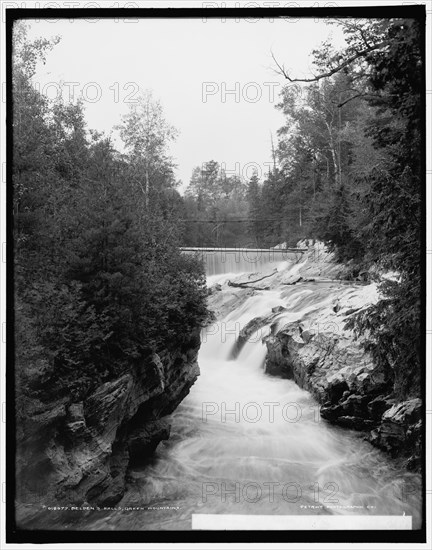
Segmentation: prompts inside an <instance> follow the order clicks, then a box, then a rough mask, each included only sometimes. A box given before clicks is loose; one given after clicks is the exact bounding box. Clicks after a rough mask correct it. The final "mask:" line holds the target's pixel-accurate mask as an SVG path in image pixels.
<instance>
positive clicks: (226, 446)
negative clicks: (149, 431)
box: [84, 286, 421, 530]
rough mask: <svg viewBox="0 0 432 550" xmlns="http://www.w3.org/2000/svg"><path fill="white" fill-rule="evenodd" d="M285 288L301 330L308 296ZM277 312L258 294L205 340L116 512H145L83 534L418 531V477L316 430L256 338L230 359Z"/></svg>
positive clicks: (310, 403)
mask: <svg viewBox="0 0 432 550" xmlns="http://www.w3.org/2000/svg"><path fill="white" fill-rule="evenodd" d="M290 288H291V289H290V291H289V293H290V295H289V296H288V298H289V302H290V303H291V304H292V305H295V307H293V319H295V317H296V316H298V318H300V317H301V316H302V314H303V309H304V308H306V307H310V304H311V297H310V293H308V292H306V293H305V292H304V290H302V287H301V286H293V287H290ZM284 299H285V302H286V301H287V291H286V290H285V293H284ZM280 303H281V296H280V292H279V291H277V290H275V291H265V292H264V291H263V292H255V293H254V295H253V296H251V297H249V298H248V299H247V300H246V301H245V302H244V303H243V304H242V305H241V306H240V307H239V308H236V309H235V311H231V312H230V313H229V314H228V315H227V316H226V317H225V318H224V319H219V320H218V322H217V323H216V324H214V325H212V326H211V327H207V328H206V329H204V330H203V334H202V346H201V350H200V353H199V365H200V369H201V376H200V377H199V378H198V380H197V382H196V383H195V385H194V386H193V387H192V389H191V391H190V394H189V395H188V396H187V397H186V398H185V399H184V401H183V402H182V404H181V405H180V406H179V407H178V409H177V410H176V411H175V413H174V414H173V415H172V422H173V425H172V431H171V437H170V439H169V440H168V441H165V442H162V443H161V444H160V445H159V447H158V449H157V451H156V454H155V456H154V458H153V459H152V462H151V463H150V464H148V465H146V466H145V467H140V468H135V469H132V470H131V471H130V473H129V490H128V492H127V494H126V495H125V497H124V498H123V499H122V501H121V502H120V503H119V506H120V507H133V506H138V507H142V508H143V509H142V510H141V511H140V512H137V511H125V510H124V509H123V510H117V511H112V512H109V513H106V512H104V513H96V514H95V515H92V516H91V517H89V518H88V521H87V522H85V523H86V526H85V527H84V528H91V529H114V530H116V529H125V530H188V529H191V528H192V515H193V514H236V515H238V514H247V515H251V516H254V515H260V514H265V515H290V516H293V515H294V516H298V515H308V516H311V515H339V516H344V517H345V520H346V528H349V527H348V525H349V524H350V523H349V521H351V525H353V526H354V527H353V528H355V523H356V520H355V516H357V517H358V516H365V515H369V516H373V515H375V516H387V515H392V516H403V515H406V516H412V517H413V520H412V521H413V528H419V527H420V524H421V517H420V514H421V491H420V487H421V479H420V476H419V475H417V474H415V473H410V472H407V471H406V470H404V469H403V468H402V467H401V466H400V465H399V464H398V462H397V461H395V460H393V459H391V458H389V457H388V456H387V455H386V454H384V453H383V452H381V451H379V450H377V449H375V448H374V447H373V446H372V445H371V444H370V443H368V442H367V441H365V440H364V434H362V433H361V432H355V431H351V430H347V429H344V428H339V427H335V426H332V425H330V424H328V423H327V422H326V421H324V420H323V419H321V418H320V416H319V409H318V403H317V402H316V401H315V400H314V399H313V398H312V397H311V395H310V394H309V393H307V392H306V391H304V390H302V389H300V388H299V387H298V386H297V385H296V384H295V383H294V382H292V381H290V380H283V379H279V378H275V377H271V376H268V375H266V374H265V373H264V369H263V363H264V359H265V353H266V348H265V346H264V345H263V344H262V343H261V337H262V334H260V335H255V336H256V337H253V336H252V337H251V338H250V341H249V342H247V344H246V345H245V346H244V348H243V349H242V351H241V353H240V355H238V357H237V358H236V359H232V357H231V351H232V348H233V345H234V342H235V338H236V336H235V332H238V327H239V326H244V325H245V324H246V323H247V322H248V321H249V320H250V319H252V318H254V317H256V316H257V315H260V314H262V313H266V312H267V313H268V312H269V311H270V308H271V307H273V306H274V305H278V304H280ZM258 336H259V337H258ZM248 528H250V529H254V522H253V518H252V519H251V522H250V526H249V527H248Z"/></svg>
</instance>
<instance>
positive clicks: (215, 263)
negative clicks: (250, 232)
mask: <svg viewBox="0 0 432 550" xmlns="http://www.w3.org/2000/svg"><path fill="white" fill-rule="evenodd" d="M183 251H184V253H185V254H194V255H198V257H200V258H202V260H203V262H204V266H205V270H206V275H207V277H210V278H212V277H214V276H216V275H233V274H238V273H254V272H261V271H263V270H265V269H272V268H277V267H278V266H280V264H281V263H282V262H287V261H288V262H290V263H294V262H296V261H297V260H298V259H299V258H300V257H301V255H302V251H301V250H299V251H296V250H295V249H287V250H283V249H264V248H185V249H183Z"/></svg>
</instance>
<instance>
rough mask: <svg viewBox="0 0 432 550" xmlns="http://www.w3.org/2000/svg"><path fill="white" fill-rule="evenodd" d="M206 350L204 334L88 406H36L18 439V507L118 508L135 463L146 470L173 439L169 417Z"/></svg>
mask: <svg viewBox="0 0 432 550" xmlns="http://www.w3.org/2000/svg"><path fill="white" fill-rule="evenodd" d="M199 345H200V340H199V333H198V332H197V334H196V335H193V338H191V341H190V342H189V345H188V346H185V347H186V349H185V350H179V351H178V352H176V353H169V352H168V351H166V352H164V353H162V354H159V355H157V354H154V355H153V357H151V358H149V359H148V360H146V361H144V360H143V361H141V362H139V363H137V364H136V365H133V366H132V367H131V368H130V370H129V371H128V372H127V373H125V374H124V375H123V376H121V377H120V378H117V379H114V380H112V381H109V382H106V383H104V384H102V385H101V386H100V387H99V388H98V389H97V390H96V391H94V392H93V393H92V394H91V395H90V396H89V397H88V398H87V399H86V400H85V401H84V402H80V403H71V402H69V401H68V399H67V398H65V399H62V400H59V401H57V402H48V403H43V402H41V401H37V400H28V402H27V403H26V412H27V417H26V419H25V420H24V422H23V423H22V426H20V428H21V429H20V432H19V433H18V434H17V459H16V467H17V479H18V480H19V484H20V486H19V487H17V501H18V502H22V503H42V502H47V503H48V502H50V503H51V504H50V505H53V503H62V502H67V503H69V504H70V503H76V504H82V503H84V502H87V503H89V504H93V505H112V504H114V503H116V502H118V500H119V499H120V498H121V497H122V496H123V493H124V490H125V477H126V472H127V468H128V466H129V464H137V463H145V462H146V461H147V460H148V459H149V458H150V457H151V455H152V454H153V452H154V450H155V449H156V447H157V445H158V444H159V442H160V441H162V440H164V439H168V437H169V433H170V424H169V420H168V419H167V418H166V416H167V415H169V414H170V413H172V412H173V411H174V410H175V409H176V407H177V406H178V405H179V403H180V402H181V401H182V400H183V399H184V397H185V396H186V395H187V394H188V393H189V390H190V388H191V386H192V385H193V384H194V382H195V381H196V379H197V377H198V375H199V367H198V363H197V360H196V358H197V354H198V349H199ZM26 509H27V507H26ZM23 513H25V514H27V513H28V509H27V511H24V512H23ZM19 516H20V514H19V510H18V512H17V520H18V521H19V520H20V517H19Z"/></svg>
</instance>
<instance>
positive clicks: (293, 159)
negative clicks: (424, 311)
mask: <svg viewBox="0 0 432 550" xmlns="http://www.w3.org/2000/svg"><path fill="white" fill-rule="evenodd" d="M336 24H339V25H341V26H342V27H343V30H344V34H345V38H346V42H347V46H346V48H345V49H344V50H341V51H335V50H333V49H332V47H331V45H330V44H329V43H328V44H325V45H324V46H323V48H321V49H320V50H317V51H316V52H314V53H315V64H316V74H317V76H316V77H313V78H310V79H309V80H308V81H307V80H306V82H305V81H303V84H302V86H300V85H299V82H298V81H296V80H295V79H294V78H292V77H291V76H290V75H289V74H287V73H286V71H285V70H284V68H283V67H281V66H279V68H280V70H281V72H282V74H283V75H284V76H285V77H286V78H287V79H288V80H289V81H290V84H288V85H286V86H285V88H284V91H283V93H282V96H281V102H280V104H279V106H278V108H279V109H281V111H282V112H283V114H284V115H285V118H286V124H285V125H284V127H282V128H281V130H280V132H279V147H278V158H279V166H278V167H277V169H276V170H274V173H273V174H272V176H271V177H270V178H268V180H267V181H265V182H264V184H263V185H262V187H261V194H262V197H261V198H262V205H263V208H264V212H265V213H264V216H265V217H269V218H272V217H273V218H275V222H274V223H273V224H272V225H271V226H270V227H269V228H268V231H270V232H271V233H272V236H273V238H274V242H275V243H276V242H281V241H287V242H288V243H289V244H292V245H294V244H295V243H296V241H297V240H298V238H299V236H302V237H306V238H311V237H312V238H317V239H320V240H323V241H325V242H326V244H327V246H328V248H329V249H330V250H333V251H335V253H336V255H337V257H338V259H339V260H340V261H343V262H344V263H346V264H348V265H349V266H351V272H352V275H353V276H356V275H358V273H359V271H360V270H364V269H368V268H370V267H371V266H372V265H373V266H374V267H375V268H376V267H378V271H381V272H383V271H384V272H385V271H393V272H395V273H396V275H395V277H394V280H387V281H385V282H383V283H382V284H381V286H380V290H381V294H382V299H381V300H380V301H379V302H378V303H377V304H376V305H375V306H373V307H371V308H369V309H368V310H366V311H363V312H362V313H361V314H359V315H357V317H356V318H354V319H353V321H352V322H351V324H350V326H351V327H352V328H355V329H356V330H357V331H358V332H359V333H363V334H366V335H367V336H368V340H367V344H366V347H367V349H368V350H369V351H370V352H371V353H372V355H373V357H374V359H375V361H376V363H377V364H378V365H380V366H381V367H382V368H383V369H384V370H385V371H386V372H387V373H388V374H389V376H390V377H392V378H393V380H394V388H395V392H396V394H398V395H399V396H407V395H418V392H419V388H420V381H421V376H420V372H421V371H420V366H421V362H422V361H421V357H422V350H421V345H420V342H421V327H420V313H421V305H420V288H421V273H420V268H421V265H420V264H421V248H420V247H421V233H420V231H421V187H422V183H423V182H422V166H423V160H424V159H423V142H422V131H421V130H422V122H421V121H422V107H423V105H422V96H421V91H422V89H423V86H424V84H423V70H424V60H423V57H422V48H421V31H422V28H421V25H423V26H424V21H420V20H415V19H390V20H384V19H382V20H342V21H338V22H336ZM275 197H278V198H279V201H278V200H277V199H276V200H275Z"/></svg>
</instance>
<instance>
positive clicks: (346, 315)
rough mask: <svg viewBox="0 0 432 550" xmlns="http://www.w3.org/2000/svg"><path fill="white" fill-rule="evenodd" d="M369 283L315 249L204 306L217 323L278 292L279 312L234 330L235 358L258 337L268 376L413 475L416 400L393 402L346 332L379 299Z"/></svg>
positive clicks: (385, 377) (384, 378) (215, 293)
mask: <svg viewBox="0 0 432 550" xmlns="http://www.w3.org/2000/svg"><path fill="white" fill-rule="evenodd" d="M299 245H304V243H299ZM347 279H350V280H347ZM368 279H369V273H367V272H360V273H357V274H356V276H355V278H353V276H352V271H350V269H347V268H346V267H343V266H341V265H340V264H338V263H337V262H335V260H334V257H333V255H332V254H331V253H328V252H326V250H325V248H324V247H323V245H322V244H321V243H316V244H314V245H312V246H309V251H308V253H307V254H306V255H305V256H304V257H302V258H300V259H298V260H297V263H296V264H295V265H294V266H290V267H287V266H284V265H283V266H282V267H280V268H279V269H273V270H272V271H268V272H267V273H265V274H263V273H261V274H257V273H255V274H253V273H252V274H246V275H243V276H240V277H236V278H234V279H232V280H231V279H228V280H226V281H225V283H224V284H222V285H221V284H220V283H219V284H216V285H215V286H214V287H213V288H212V289H211V291H210V292H211V295H210V298H209V307H210V309H212V310H213V311H214V312H215V316H216V317H218V316H223V315H225V314H226V312H227V311H229V310H230V309H231V308H232V307H240V305H241V303H243V301H244V300H247V299H248V298H250V297H251V296H253V295H254V293H257V292H261V293H264V294H265V292H266V291H268V292H270V293H271V292H272V291H275V290H279V291H280V305H278V306H274V307H272V308H271V311H269V312H266V313H265V314H264V315H261V316H258V317H255V318H254V319H252V320H251V321H249V322H248V323H247V324H246V325H245V326H242V327H239V333H238V338H237V341H236V343H235V345H234V347H233V352H232V353H233V356H236V355H238V353H239V351H240V350H241V349H242V347H243V346H244V344H245V343H246V342H247V341H248V339H249V338H254V339H256V338H258V337H261V338H262V342H263V344H265V345H266V347H267V354H266V359H265V364H264V370H265V372H266V373H267V374H268V375H271V376H276V377H281V378H286V379H291V380H293V381H294V382H295V383H296V384H297V385H298V386H300V387H301V388H303V389H305V390H307V391H308V392H310V393H311V394H312V395H313V396H314V397H315V399H316V400H317V401H318V403H319V404H320V414H321V417H322V418H323V419H325V420H327V421H328V422H330V423H332V424H336V425H339V426H342V427H346V428H349V429H353V430H357V431H363V432H364V433H365V437H366V438H367V440H368V441H369V442H370V443H372V444H373V445H374V446H376V447H378V448H379V449H382V450H384V451H386V452H388V453H390V455H391V456H393V457H403V458H404V460H405V464H406V466H407V467H408V468H409V469H413V470H417V469H419V468H420V463H421V458H420V457H421V448H422V445H421V436H422V401H421V399H420V398H418V397H412V398H410V399H406V400H403V401H402V400H400V398H399V399H398V398H397V397H396V396H395V395H394V393H393V383H392V377H391V374H390V375H389V374H388V373H385V372H383V371H382V370H380V369H379V368H377V367H375V366H374V364H373V361H372V358H371V356H370V355H369V354H368V353H366V352H365V351H364V349H363V348H362V343H363V342H364V338H362V337H358V338H357V337H356V336H355V334H354V333H353V331H352V330H350V329H349V328H347V327H346V324H347V322H348V320H349V319H350V317H351V316H352V315H354V314H355V313H357V312H359V311H360V310H362V309H364V308H367V307H368V306H369V305H371V304H373V303H375V302H376V301H377V300H378V298H379V294H378V285H377V282H372V281H370V280H368ZM375 279H376V277H375ZM294 286H295V288H296V291H297V292H296V296H294V297H293V294H292V290H293V287H294Z"/></svg>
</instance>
